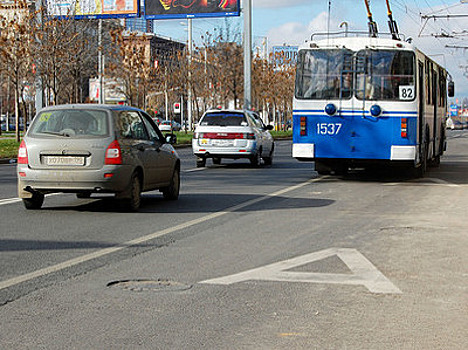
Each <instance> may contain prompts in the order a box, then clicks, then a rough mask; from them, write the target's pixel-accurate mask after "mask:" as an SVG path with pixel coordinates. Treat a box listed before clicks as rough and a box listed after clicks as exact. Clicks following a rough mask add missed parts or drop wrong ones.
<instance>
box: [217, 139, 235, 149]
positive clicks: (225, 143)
mask: <svg viewBox="0 0 468 350" xmlns="http://www.w3.org/2000/svg"><path fill="white" fill-rule="evenodd" d="M212 142H213V146H221V147H227V146H233V145H234V143H233V142H232V141H230V140H213V141H212Z"/></svg>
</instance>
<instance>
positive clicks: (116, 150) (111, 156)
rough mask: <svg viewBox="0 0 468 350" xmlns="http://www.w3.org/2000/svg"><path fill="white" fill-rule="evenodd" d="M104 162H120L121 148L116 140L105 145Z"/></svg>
mask: <svg viewBox="0 0 468 350" xmlns="http://www.w3.org/2000/svg"><path fill="white" fill-rule="evenodd" d="M104 164H122V150H121V149H120V145H119V142H118V141H117V140H114V141H112V142H111V144H110V145H109V147H107V149H106V159H105V160H104Z"/></svg>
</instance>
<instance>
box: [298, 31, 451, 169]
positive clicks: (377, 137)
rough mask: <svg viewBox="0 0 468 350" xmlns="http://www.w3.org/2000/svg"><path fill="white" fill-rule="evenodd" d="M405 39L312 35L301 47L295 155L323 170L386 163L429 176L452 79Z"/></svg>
mask: <svg viewBox="0 0 468 350" xmlns="http://www.w3.org/2000/svg"><path fill="white" fill-rule="evenodd" d="M320 35H322V39H321V40H320V39H319V37H320ZM400 37H401V36H399V38H400ZM316 38H317V40H316ZM399 38H398V40H396V39H395V38H391V37H390V38H384V37H374V36H371V35H369V34H368V33H362V32H361V33H359V32H357V33H356V32H348V31H347V32H343V33H326V34H314V35H312V38H311V41H308V42H306V43H305V44H304V45H302V46H301V47H300V48H299V51H298V62H297V72H296V84H295V96H294V102H293V157H295V158H296V159H298V160H302V161H315V169H316V170H317V171H318V172H319V173H320V174H326V173H331V172H334V173H336V174H340V173H344V172H346V171H347V170H348V169H349V168H350V167H368V166H373V165H376V164H379V165H382V164H386V165H400V166H406V167H408V168H411V169H414V172H415V174H416V175H417V176H424V173H425V171H426V167H427V165H428V164H429V165H430V164H438V163H439V161H440V156H441V155H442V153H443V152H444V150H445V119H446V113H447V92H448V94H449V96H453V83H452V82H450V83H449V82H448V80H449V79H448V74H447V72H446V70H445V69H444V68H443V67H441V66H440V65H438V64H437V63H436V62H434V61H433V60H432V59H430V58H429V57H428V56H426V55H425V54H423V53H422V52H421V51H419V50H418V49H416V48H415V47H414V46H413V45H412V44H411V43H409V42H406V41H404V40H399Z"/></svg>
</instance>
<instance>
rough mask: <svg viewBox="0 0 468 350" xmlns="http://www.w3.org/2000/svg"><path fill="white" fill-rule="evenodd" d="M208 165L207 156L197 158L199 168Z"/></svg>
mask: <svg viewBox="0 0 468 350" xmlns="http://www.w3.org/2000/svg"><path fill="white" fill-rule="evenodd" d="M205 165H206V159H205V158H197V168H203V167H204V166H205Z"/></svg>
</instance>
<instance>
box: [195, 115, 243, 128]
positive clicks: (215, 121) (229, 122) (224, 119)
mask: <svg viewBox="0 0 468 350" xmlns="http://www.w3.org/2000/svg"><path fill="white" fill-rule="evenodd" d="M200 125H203V126H247V125H249V124H248V123H247V118H246V117H245V115H244V114H243V113H207V114H205V116H204V117H203V119H202V120H201V121H200Z"/></svg>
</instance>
